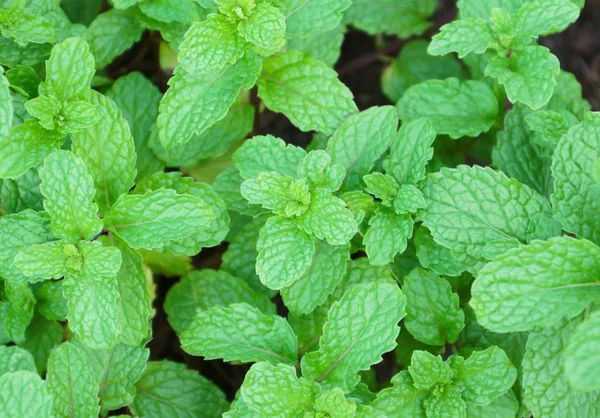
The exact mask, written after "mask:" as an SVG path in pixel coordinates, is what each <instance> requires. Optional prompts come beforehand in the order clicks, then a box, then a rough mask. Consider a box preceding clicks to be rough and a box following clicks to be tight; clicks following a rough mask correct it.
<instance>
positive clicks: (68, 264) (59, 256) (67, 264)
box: [14, 242, 82, 283]
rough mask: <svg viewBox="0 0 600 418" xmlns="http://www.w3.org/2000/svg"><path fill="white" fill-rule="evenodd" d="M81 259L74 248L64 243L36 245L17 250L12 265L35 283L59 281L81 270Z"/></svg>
mask: <svg viewBox="0 0 600 418" xmlns="http://www.w3.org/2000/svg"><path fill="white" fill-rule="evenodd" d="M81 264H82V257H81V254H80V253H79V251H78V249H77V247H76V246H74V245H73V244H67V243H64V242H50V243H46V244H37V245H32V246H30V247H26V248H22V249H21V250H19V252H18V253H17V255H16V256H15V258H14V265H15V267H17V269H19V270H20V271H21V273H23V275H25V276H26V277H28V278H29V282H31V283H35V282H37V281H41V280H49V279H60V278H61V277H63V276H65V275H67V274H69V273H70V272H71V271H73V270H79V269H81Z"/></svg>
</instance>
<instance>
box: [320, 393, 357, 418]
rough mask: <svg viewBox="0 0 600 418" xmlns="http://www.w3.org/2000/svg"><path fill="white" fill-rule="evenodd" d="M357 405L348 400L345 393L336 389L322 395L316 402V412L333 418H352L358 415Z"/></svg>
mask: <svg viewBox="0 0 600 418" xmlns="http://www.w3.org/2000/svg"><path fill="white" fill-rule="evenodd" d="M356 407H357V405H356V404H355V403H354V402H351V401H349V400H347V399H346V396H345V395H344V391H342V390H341V389H340V388H334V389H332V390H329V391H327V392H324V393H321V394H320V395H319V396H318V397H317V399H316V400H315V405H314V410H315V412H316V413H317V414H323V415H325V416H330V417H331V418H344V417H352V416H355V414H356Z"/></svg>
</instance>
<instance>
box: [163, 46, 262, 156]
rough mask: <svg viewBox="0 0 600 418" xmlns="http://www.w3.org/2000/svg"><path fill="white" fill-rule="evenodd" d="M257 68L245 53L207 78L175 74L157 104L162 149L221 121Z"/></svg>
mask: <svg viewBox="0 0 600 418" xmlns="http://www.w3.org/2000/svg"><path fill="white" fill-rule="evenodd" d="M260 69H261V61H260V59H259V57H258V56H257V55H256V54H246V55H245V56H244V57H242V58H241V59H240V60H239V61H238V62H237V63H236V65H234V66H229V67H226V68H224V69H223V71H221V72H218V73H214V74H211V75H210V76H208V77H207V76H206V75H188V74H185V73H184V72H181V71H179V72H178V73H177V74H176V75H175V76H174V77H172V78H171V79H170V80H169V86H170V88H169V90H167V93H166V94H165V95H164V96H163V99H162V100H161V102H160V107H159V115H158V120H157V125H158V132H159V138H160V142H161V144H162V145H163V147H164V148H165V149H167V150H168V149H171V148H172V147H174V146H175V145H178V144H184V143H186V142H188V141H189V140H190V138H191V137H192V135H193V134H197V135H200V134H202V133H203V132H204V131H205V130H206V129H208V128H209V127H211V126H212V125H214V124H215V123H216V122H218V121H220V120H221V119H223V118H224V117H225V116H226V115H227V111H228V110H229V108H230V107H231V105H232V104H233V103H234V102H235V100H236V98H237V96H238V94H239V92H240V90H242V89H250V88H251V87H252V86H253V85H254V83H255V82H256V78H257V76H258V74H259V73H260ZM215 97H219V100H213V99H214V98H215Z"/></svg>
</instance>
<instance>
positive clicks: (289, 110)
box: [258, 51, 358, 134]
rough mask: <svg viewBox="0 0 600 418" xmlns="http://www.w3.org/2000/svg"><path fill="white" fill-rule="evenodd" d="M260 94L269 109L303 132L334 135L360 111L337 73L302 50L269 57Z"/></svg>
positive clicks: (259, 81)
mask: <svg viewBox="0 0 600 418" xmlns="http://www.w3.org/2000/svg"><path fill="white" fill-rule="evenodd" d="M258 95H259V96H260V98H261V99H262V100H263V101H264V103H265V105H266V106H267V107H268V108H269V109H271V110H273V111H274V112H281V113H283V114H285V115H286V116H287V117H288V118H289V119H290V121H291V122H292V123H293V124H294V125H296V126H297V127H298V128H299V129H300V130H302V131H312V130H316V131H320V132H323V133H325V134H332V133H333V132H334V131H335V129H337V127H338V126H339V125H340V124H341V123H342V122H343V121H344V119H346V118H347V117H348V116H350V115H351V114H353V113H357V112H358V109H357V107H356V104H355V103H354V101H353V97H352V92H350V90H349V89H348V88H347V87H346V86H345V85H344V84H342V82H341V81H339V79H338V77H337V73H336V72H335V71H334V70H332V69H331V68H329V67H327V65H325V64H323V63H321V62H319V61H317V60H315V59H314V58H312V57H311V56H309V55H306V54H304V53H303V52H300V51H288V52H285V53H283V54H280V55H277V56H275V57H271V58H268V59H267V60H265V62H264V69H263V73H262V74H261V76H260V77H259V79H258Z"/></svg>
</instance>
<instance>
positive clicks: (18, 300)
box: [4, 281, 35, 344]
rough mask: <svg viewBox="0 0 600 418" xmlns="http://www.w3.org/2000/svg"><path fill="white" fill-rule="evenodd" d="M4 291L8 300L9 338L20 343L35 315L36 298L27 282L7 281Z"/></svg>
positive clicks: (7, 331)
mask: <svg viewBox="0 0 600 418" xmlns="http://www.w3.org/2000/svg"><path fill="white" fill-rule="evenodd" d="M4 293H5V300H8V309H7V311H6V317H5V318H4V327H5V329H6V333H7V335H8V337H9V339H10V340H11V341H14V342H16V343H19V344H20V343H22V342H23V341H24V340H25V338H26V331H27V330H28V329H29V328H28V327H29V325H30V323H31V320H32V319H33V316H34V305H35V298H34V297H33V293H32V292H31V289H30V288H29V285H28V284H26V283H15V282H10V281H8V282H5V283H4Z"/></svg>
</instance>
